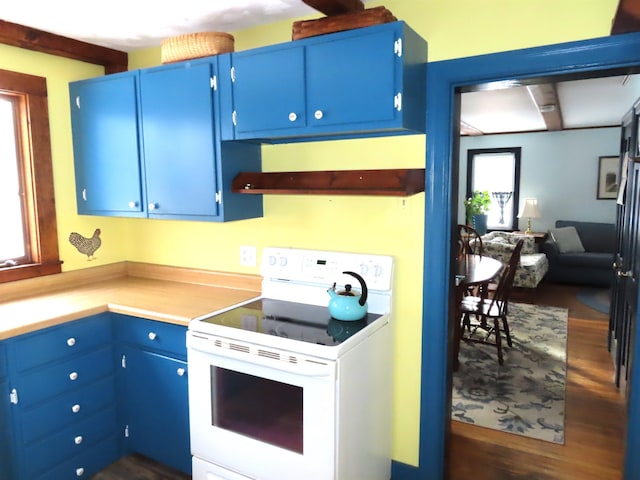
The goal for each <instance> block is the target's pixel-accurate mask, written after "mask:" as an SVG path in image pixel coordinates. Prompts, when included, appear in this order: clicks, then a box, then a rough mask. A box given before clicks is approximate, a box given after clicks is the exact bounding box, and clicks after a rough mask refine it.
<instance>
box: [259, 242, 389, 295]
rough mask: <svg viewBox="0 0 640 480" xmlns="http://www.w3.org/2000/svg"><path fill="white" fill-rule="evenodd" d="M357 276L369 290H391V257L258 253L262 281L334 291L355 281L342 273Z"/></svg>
mask: <svg viewBox="0 0 640 480" xmlns="http://www.w3.org/2000/svg"><path fill="white" fill-rule="evenodd" d="M345 271H351V272H355V273H357V274H359V275H360V276H361V277H362V278H363V279H364V281H365V282H366V284H367V288H368V289H369V290H379V291H387V290H391V285H392V283H391V282H392V278H393V257H391V256H387V255H368V254H361V253H345V252H327V251H321V250H301V249H295V248H276V247H267V248H265V249H264V250H263V252H262V264H261V274H262V276H263V277H264V278H265V279H278V280H288V281H292V282H302V283H308V284H320V285H323V286H326V285H331V284H333V282H336V284H337V287H338V288H342V287H343V286H344V285H345V284H347V283H349V284H351V285H353V286H354V288H358V289H359V285H358V281H357V280H356V279H355V278H353V277H352V276H350V275H344V274H343V273H342V272H345Z"/></svg>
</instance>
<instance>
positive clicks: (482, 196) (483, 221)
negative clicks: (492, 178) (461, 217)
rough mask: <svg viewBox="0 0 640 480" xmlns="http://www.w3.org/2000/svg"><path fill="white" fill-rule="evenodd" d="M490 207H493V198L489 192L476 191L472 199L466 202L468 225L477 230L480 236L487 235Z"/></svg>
mask: <svg viewBox="0 0 640 480" xmlns="http://www.w3.org/2000/svg"><path fill="white" fill-rule="evenodd" d="M489 205H491V197H490V196H489V192H487V191H482V192H481V191H478V190H476V191H475V192H473V195H472V196H471V197H469V198H467V199H466V200H465V201H464V207H465V211H466V214H467V224H468V225H471V226H472V227H473V228H474V229H475V230H477V232H478V233H479V234H480V235H484V234H485V233H487V212H488V211H489Z"/></svg>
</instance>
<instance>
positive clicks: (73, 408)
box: [71, 403, 80, 413]
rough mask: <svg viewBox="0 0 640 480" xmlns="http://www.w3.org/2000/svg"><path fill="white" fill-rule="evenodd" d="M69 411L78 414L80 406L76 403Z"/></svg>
mask: <svg viewBox="0 0 640 480" xmlns="http://www.w3.org/2000/svg"><path fill="white" fill-rule="evenodd" d="M71 411H72V412H73V413H78V412H79V411H80V404H79V403H76V404H75V405H74V406H73V407H71Z"/></svg>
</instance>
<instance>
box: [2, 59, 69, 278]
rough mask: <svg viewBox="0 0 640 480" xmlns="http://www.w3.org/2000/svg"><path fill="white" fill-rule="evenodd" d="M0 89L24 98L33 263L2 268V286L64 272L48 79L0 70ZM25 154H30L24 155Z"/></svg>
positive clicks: (26, 168)
mask: <svg viewBox="0 0 640 480" xmlns="http://www.w3.org/2000/svg"><path fill="white" fill-rule="evenodd" d="M0 90H2V91H4V92H7V93H16V94H21V95H24V98H25V101H24V102H23V103H24V112H23V113H24V115H21V117H22V118H21V121H22V122H23V123H22V125H21V127H22V143H23V146H24V148H23V149H22V153H23V158H22V161H23V169H24V171H25V172H26V173H27V175H25V184H26V187H27V188H26V191H25V195H26V203H27V205H28V207H29V208H28V213H27V215H28V223H29V229H30V235H29V236H30V241H31V245H30V249H31V257H32V262H31V263H27V264H22V265H16V266H9V267H2V268H0V283H4V282H11V281H15V280H23V279H27V278H34V277H39V276H43V275H50V274H54V273H60V272H61V271H62V268H61V265H62V262H61V261H60V256H59V251H58V228H57V222H56V205H55V193H54V186H53V162H52V158H51V137H50V132H49V110H48V103H47V79H46V78H43V77H38V76H35V75H28V74H24V73H17V72H11V71H8V70H2V69H0ZM25 149H26V152H27V153H29V154H28V155H24V153H25Z"/></svg>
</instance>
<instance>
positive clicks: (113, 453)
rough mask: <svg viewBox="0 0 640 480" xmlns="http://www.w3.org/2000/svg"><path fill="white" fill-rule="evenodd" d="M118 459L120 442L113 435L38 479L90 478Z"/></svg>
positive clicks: (69, 479) (67, 479) (68, 479)
mask: <svg viewBox="0 0 640 480" xmlns="http://www.w3.org/2000/svg"><path fill="white" fill-rule="evenodd" d="M117 459H118V444H117V441H116V437H115V436H113V437H110V438H107V439H106V440H104V441H102V442H100V443H98V444H96V445H94V446H93V447H90V448H87V449H85V450H84V451H82V452H80V453H79V454H78V455H74V456H73V457H72V458H70V459H69V460H67V461H65V462H63V463H61V464H59V465H58V466H57V467H55V468H53V469H51V470H49V471H47V472H45V473H43V474H42V475H41V476H40V477H37V479H36V480H61V479H65V480H71V479H73V478H87V479H88V478H90V477H91V476H92V475H94V474H96V473H98V472H99V471H100V470H102V469H103V468H105V467H106V466H107V465H109V464H111V463H113V462H115V461H116V460H117ZM32 478H35V477H32Z"/></svg>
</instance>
